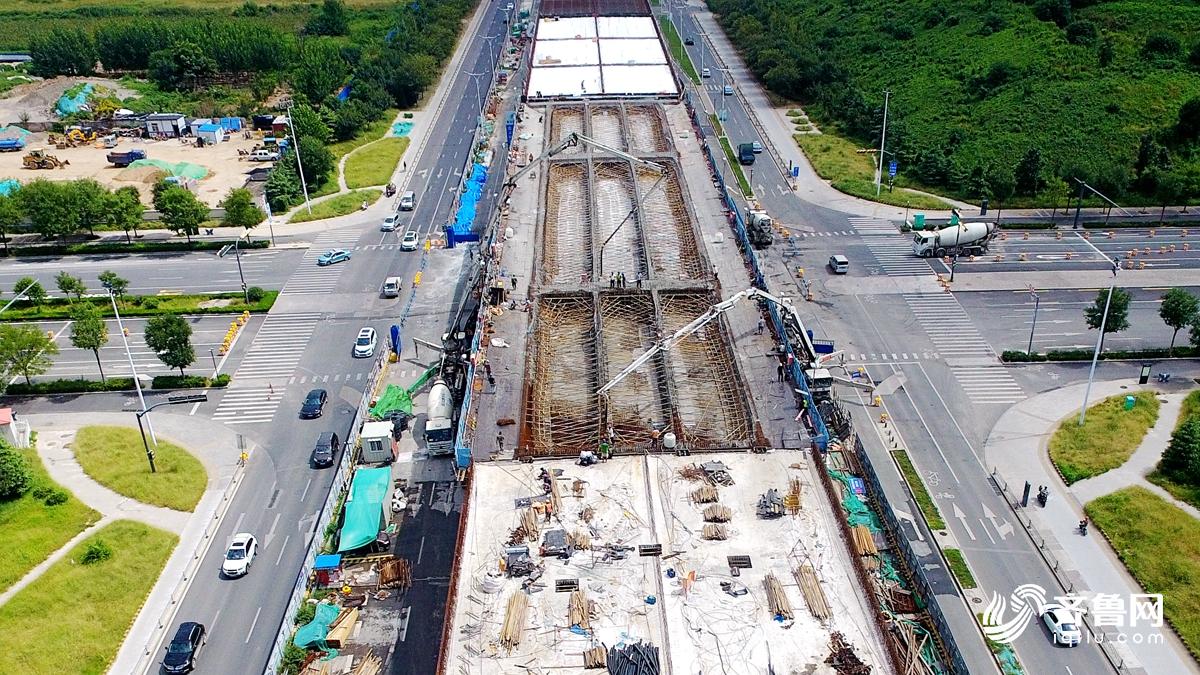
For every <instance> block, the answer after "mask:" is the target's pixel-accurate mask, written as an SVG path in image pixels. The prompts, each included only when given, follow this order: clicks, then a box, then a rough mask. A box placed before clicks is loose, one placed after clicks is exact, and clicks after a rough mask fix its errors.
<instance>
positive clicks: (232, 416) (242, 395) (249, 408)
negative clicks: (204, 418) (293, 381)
mask: <svg viewBox="0 0 1200 675" xmlns="http://www.w3.org/2000/svg"><path fill="white" fill-rule="evenodd" d="M282 398H283V389H282V387H281V388H280V390H279V391H275V390H274V389H273V388H272V387H270V386H267V387H247V388H237V389H230V390H228V391H226V392H225V393H224V394H222V396H221V403H220V404H218V405H217V410H216V412H214V413H213V420H214V421H217V422H221V423H222V424H258V423H262V422H270V421H271V419H272V418H274V417H275V410H276V409H277V408H278V407H279V401H280V400H281V399H282Z"/></svg>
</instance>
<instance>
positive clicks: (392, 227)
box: [379, 213, 400, 232]
mask: <svg viewBox="0 0 1200 675" xmlns="http://www.w3.org/2000/svg"><path fill="white" fill-rule="evenodd" d="M399 221H400V216H397V215H396V214H394V213H393V214H392V215H390V216H388V217H387V218H384V219H383V224H382V225H380V226H379V231H380V232H395V231H396V228H397V227H399Z"/></svg>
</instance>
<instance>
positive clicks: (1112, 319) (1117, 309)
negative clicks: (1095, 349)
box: [1083, 288, 1132, 351]
mask: <svg viewBox="0 0 1200 675" xmlns="http://www.w3.org/2000/svg"><path fill="white" fill-rule="evenodd" d="M1130 300H1132V296H1130V295H1129V291H1126V290H1124V289H1122V288H1114V289H1112V301H1111V302H1110V301H1109V300H1108V291H1106V290H1101V291H1100V292H1099V293H1097V294H1096V300H1095V302H1093V303H1092V304H1091V305H1090V306H1088V307H1085V308H1084V310H1083V317H1084V319H1085V320H1086V321H1087V327H1088V328H1089V329H1091V330H1099V328H1100V324H1101V323H1103V324H1104V335H1102V336H1100V351H1104V338H1105V337H1107V336H1108V334H1109V333H1120V332H1121V331H1123V330H1125V329H1127V328H1129V301H1130ZM1105 304H1107V305H1108V318H1107V319H1105V318H1104V317H1105V314H1104V307H1105Z"/></svg>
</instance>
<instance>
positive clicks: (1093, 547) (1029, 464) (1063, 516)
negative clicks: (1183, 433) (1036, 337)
mask: <svg viewBox="0 0 1200 675" xmlns="http://www.w3.org/2000/svg"><path fill="white" fill-rule="evenodd" d="M1179 380H1180V382H1181V383H1182V382H1185V381H1187V382H1190V380H1188V379H1187V378H1184V377H1180V378H1179ZM1085 387H1086V384H1073V385H1069V386H1066V387H1062V388H1059V389H1054V390H1051V391H1048V392H1045V393H1042V394H1040V395H1038V396H1034V397H1032V398H1028V399H1025V400H1024V401H1021V402H1020V403H1018V404H1016V405H1014V406H1013V407H1011V408H1009V409H1008V411H1006V412H1005V413H1004V414H1003V415H1002V416H1001V417H1000V419H999V420H998V421H997V422H996V425H995V426H994V427H993V428H992V432H991V434H990V435H989V436H988V439H987V443H986V445H985V447H984V458H985V461H986V462H987V463H988V465H989V466H990V467H992V469H993V471H994V472H995V473H996V475H997V477H998V479H999V480H998V482H1000V483H1001V484H1004V482H1005V481H1007V484H1008V488H1009V492H1010V493H1009V498H1010V499H1012V498H1013V495H1019V494H1020V493H1021V491H1022V490H1023V489H1024V484H1025V482H1026V481H1028V482H1029V484H1030V485H1031V486H1032V490H1034V491H1036V489H1037V486H1039V485H1046V486H1048V487H1049V489H1050V498H1049V500H1048V501H1047V503H1046V507H1045V508H1044V509H1043V508H1039V507H1038V506H1037V502H1036V501H1034V500H1033V499H1032V496H1031V499H1030V504H1029V506H1028V507H1026V508H1022V507H1020V506H1019V505H1017V506H1015V508H1016V509H1017V511H1018V515H1019V516H1022V517H1019V518H1018V520H1020V521H1021V522H1022V523H1025V522H1026V521H1029V522H1030V523H1031V526H1030V529H1031V532H1030V535H1031V537H1032V538H1033V540H1034V541H1035V542H1039V541H1040V542H1041V548H1042V549H1043V553H1044V554H1045V555H1047V556H1048V557H1049V558H1051V559H1052V560H1055V561H1058V567H1057V570H1058V575H1059V578H1060V579H1062V580H1063V581H1064V582H1065V584H1064V585H1067V586H1068V587H1070V588H1072V589H1073V592H1074V593H1075V594H1077V595H1082V596H1087V597H1091V596H1092V595H1094V594H1096V593H1108V594H1117V595H1119V596H1121V597H1122V598H1125V599H1126V600H1127V599H1128V597H1129V595H1130V594H1134V593H1142V592H1143V590H1142V588H1141V587H1140V586H1139V585H1138V583H1137V581H1135V580H1134V579H1133V577H1132V576H1130V574H1129V572H1128V571H1127V570H1126V569H1125V566H1124V564H1122V563H1121V561H1120V559H1118V558H1117V556H1116V553H1115V552H1114V551H1113V550H1112V547H1111V546H1109V544H1108V541H1107V540H1105V538H1104V537H1103V536H1100V535H1099V533H1097V534H1095V535H1094V536H1081V535H1080V534H1079V533H1078V532H1077V530H1076V528H1077V526H1078V523H1079V521H1080V520H1082V519H1083V504H1085V503H1086V502H1087V501H1089V500H1091V499H1093V498H1095V496H1099V494H1100V492H1101V490H1103V491H1104V493H1107V492H1109V491H1111V490H1115V489H1119V488H1120V487H1125V486H1126V485H1129V484H1134V483H1136V482H1137V480H1136V478H1135V477H1136V476H1137V473H1138V472H1139V471H1140V470H1141V467H1152V466H1153V464H1154V462H1155V461H1156V459H1155V454H1156V453H1155V451H1154V450H1152V449H1151V448H1149V447H1146V446H1147V444H1145V443H1144V444H1143V447H1139V448H1138V450H1137V452H1136V453H1135V457H1136V459H1135V460H1131V462H1132V466H1130V467H1128V472H1127V473H1122V474H1117V475H1114V476H1113V477H1112V478H1111V479H1109V478H1104V477H1103V476H1102V477H1097V479H1093V481H1097V482H1095V483H1094V485H1095V486H1096V487H1087V486H1085V487H1084V489H1083V490H1080V491H1079V492H1077V491H1076V487H1071V488H1068V487H1067V486H1066V485H1064V484H1063V482H1062V480H1061V479H1060V478H1059V476H1058V473H1057V472H1055V470H1054V466H1053V464H1051V462H1050V457H1049V454H1048V452H1047V444H1048V443H1049V440H1050V437H1051V436H1052V435H1053V433H1054V431H1055V430H1056V429H1058V426H1059V423H1060V422H1061V421H1062V420H1063V419H1065V418H1067V417H1070V416H1072V415H1075V414H1078V412H1079V408H1080V406H1081V405H1082V403H1083V393H1084V389H1085ZM1185 388H1186V386H1185V385H1180V386H1174V385H1168V386H1167V387H1166V389H1167V390H1169V391H1171V392H1176V391H1182V390H1184V389H1185ZM1162 390H1163V388H1161V387H1150V386H1139V385H1138V384H1137V382H1136V380H1113V381H1104V382H1095V383H1093V385H1092V390H1091V394H1090V398H1089V405H1091V404H1094V403H1096V402H1098V401H1101V400H1103V399H1105V398H1107V397H1109V396H1114V395H1118V394H1133V393H1136V392H1139V391H1156V392H1161V391H1162ZM1166 397H1167V401H1168V403H1167V404H1166V405H1164V406H1163V411H1162V412H1161V413H1160V423H1159V424H1156V425H1155V429H1156V432H1155V434H1154V436H1153V438H1154V439H1155V442H1161V441H1162V440H1163V439H1164V438H1165V436H1164V435H1163V434H1164V433H1165V434H1166V435H1169V433H1170V429H1171V428H1173V426H1174V419H1173V417H1172V419H1171V420H1170V421H1165V420H1164V418H1165V417H1170V416H1171V415H1177V414H1178V401H1177V400H1176V399H1179V398H1181V397H1182V394H1175V393H1172V394H1167V395H1166ZM1159 427H1161V429H1160V428H1159ZM1149 439H1150V436H1148V437H1147V440H1148V441H1149ZM1157 453H1161V448H1159V449H1158V450H1157ZM1125 468H1126V467H1122V469H1125ZM1122 469H1118V470H1116V471H1121V470H1122ZM1109 473H1114V472H1109ZM1107 475H1108V474H1105V476H1107ZM1101 478H1103V480H1100V479H1101ZM1122 478H1128V482H1122V481H1121V479H1122ZM1089 482H1090V481H1089ZM1083 483H1084V481H1081V482H1080V483H1078V484H1076V486H1079V485H1082V484H1083ZM1142 483H1144V481H1142ZM1106 487H1107V488H1110V489H1105V488H1106ZM1033 494H1036V492H1034V493H1033ZM984 591H985V592H995V593H1000V594H1005V593H1009V592H1011V589H984ZM1167 601H1168V602H1169V601H1170V599H1169V598H1168V599H1167ZM1094 628H1095V627H1094ZM1103 632H1104V633H1105V640H1106V641H1108V642H1110V643H1111V644H1112V645H1113V646H1114V647H1115V648H1116V649H1117V651H1118V653H1120V654H1122V655H1123V656H1124V655H1128V656H1129V657H1132V659H1134V660H1136V661H1137V662H1139V663H1140V665H1141V667H1142V668H1144V669H1145V670H1146V672H1150V673H1193V674H1195V673H1200V668H1198V667H1197V665H1196V662H1195V661H1194V660H1193V659H1192V658H1191V656H1190V655H1189V654H1188V651H1187V649H1186V648H1185V647H1184V646H1183V643H1181V642H1180V641H1179V637H1178V636H1177V635H1176V634H1175V633H1174V631H1172V630H1170V628H1168V627H1166V626H1164V627H1162V628H1151V627H1138V628H1136V629H1132V628H1128V627H1104V631H1103ZM1159 635H1161V636H1162V643H1156V641H1157V640H1159V637H1158V636H1159ZM1164 644H1165V645H1166V646H1167V647H1168V648H1166V649H1164V648H1163V645H1164Z"/></svg>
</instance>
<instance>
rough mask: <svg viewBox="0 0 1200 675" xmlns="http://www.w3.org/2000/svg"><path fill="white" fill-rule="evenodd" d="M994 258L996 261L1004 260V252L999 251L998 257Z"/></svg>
mask: <svg viewBox="0 0 1200 675" xmlns="http://www.w3.org/2000/svg"><path fill="white" fill-rule="evenodd" d="M992 260H994V261H995V262H1004V254H1003V253H997V254H996V257H994V258H992Z"/></svg>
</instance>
